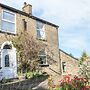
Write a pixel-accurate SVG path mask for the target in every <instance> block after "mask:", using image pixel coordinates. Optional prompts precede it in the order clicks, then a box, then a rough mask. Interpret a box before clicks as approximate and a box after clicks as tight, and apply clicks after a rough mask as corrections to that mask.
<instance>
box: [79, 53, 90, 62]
mask: <svg viewBox="0 0 90 90" xmlns="http://www.w3.org/2000/svg"><path fill="white" fill-rule="evenodd" d="M87 58H88V55H87V53H86V52H85V51H83V53H82V56H81V58H80V60H81V61H82V62H83V61H85V60H86V59H87Z"/></svg>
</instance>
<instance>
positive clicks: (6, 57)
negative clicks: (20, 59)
mask: <svg viewBox="0 0 90 90" xmlns="http://www.w3.org/2000/svg"><path fill="white" fill-rule="evenodd" d="M5 67H9V55H6V56H5Z"/></svg>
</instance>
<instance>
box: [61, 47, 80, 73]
mask: <svg viewBox="0 0 90 90" xmlns="http://www.w3.org/2000/svg"><path fill="white" fill-rule="evenodd" d="M59 51H60V60H61V72H62V75H68V74H70V75H78V71H79V67H78V65H79V61H78V59H77V58H75V57H73V56H71V55H70V54H68V53H66V52H64V51H63V50H61V49H60V50H59Z"/></svg>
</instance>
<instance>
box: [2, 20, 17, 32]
mask: <svg viewBox="0 0 90 90" xmlns="http://www.w3.org/2000/svg"><path fill="white" fill-rule="evenodd" d="M2 31H6V32H15V24H14V23H9V22H6V21H3V20H2Z"/></svg>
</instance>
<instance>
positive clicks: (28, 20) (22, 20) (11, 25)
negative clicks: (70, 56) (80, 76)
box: [0, 2, 61, 79]
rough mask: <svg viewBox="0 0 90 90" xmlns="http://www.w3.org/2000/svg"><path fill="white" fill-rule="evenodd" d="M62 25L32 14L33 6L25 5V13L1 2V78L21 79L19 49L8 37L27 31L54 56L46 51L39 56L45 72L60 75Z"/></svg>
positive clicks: (23, 9)
mask: <svg viewBox="0 0 90 90" xmlns="http://www.w3.org/2000/svg"><path fill="white" fill-rule="evenodd" d="M58 28H59V26H57V25H55V24H53V23H50V22H48V21H45V20H43V19H40V18H38V17H35V16H33V15H32V5H30V4H27V3H26V2H25V3H24V6H23V8H22V11H21V10H17V9H15V8H13V7H10V6H7V5H4V4H1V3H0V79H2V78H4V77H6V78H15V77H17V58H16V49H15V48H14V46H13V44H12V42H11V41H9V40H8V39H7V37H8V38H9V37H12V36H15V35H18V33H20V32H22V31H24V30H27V31H28V32H30V33H31V34H32V35H33V37H34V38H35V39H37V40H41V41H42V42H44V43H46V45H47V47H48V48H49V50H50V51H52V53H54V54H53V55H52V56H51V57H52V58H51V59H50V58H48V57H47V55H48V54H49V52H48V51H47V48H45V53H44V54H43V53H42V54H41V55H39V57H40V60H41V61H42V63H41V64H42V65H41V66H42V69H43V70H44V71H45V72H47V73H48V74H53V75H54V76H56V75H60V70H61V69H60V59H59V45H58Z"/></svg>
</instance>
